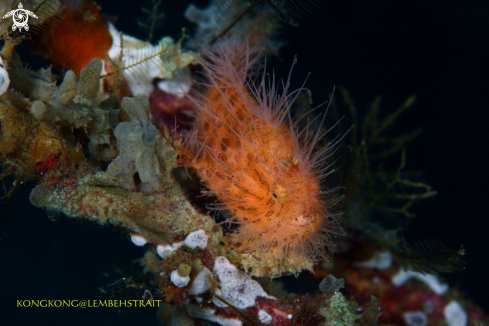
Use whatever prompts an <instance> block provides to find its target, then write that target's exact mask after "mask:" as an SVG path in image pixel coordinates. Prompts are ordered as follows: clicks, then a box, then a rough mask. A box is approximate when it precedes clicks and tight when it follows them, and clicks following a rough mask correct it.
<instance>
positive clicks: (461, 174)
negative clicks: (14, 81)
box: [0, 0, 489, 325]
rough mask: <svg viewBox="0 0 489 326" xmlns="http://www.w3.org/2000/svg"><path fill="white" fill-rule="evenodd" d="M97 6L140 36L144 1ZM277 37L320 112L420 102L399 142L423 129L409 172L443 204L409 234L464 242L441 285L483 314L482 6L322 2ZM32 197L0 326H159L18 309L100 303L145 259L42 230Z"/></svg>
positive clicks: (487, 140) (17, 208)
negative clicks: (336, 93)
mask: <svg viewBox="0 0 489 326" xmlns="http://www.w3.org/2000/svg"><path fill="white" fill-rule="evenodd" d="M99 3H100V4H101V6H102V7H103V12H104V13H106V14H109V15H114V16H118V22H117V24H116V26H117V27H118V28H119V29H120V30H122V31H123V32H125V33H128V34H132V35H134V36H137V37H139V38H145V34H144V32H143V31H140V30H138V28H137V27H136V20H137V19H138V18H140V7H141V6H142V5H146V4H145V3H144V2H142V1H127V2H121V1H116V0H111V1H109V0H105V1H99ZM188 3H189V1H178V2H177V1H174V2H171V3H170V2H166V3H165V2H164V3H163V8H164V10H165V12H166V13H167V18H166V20H165V22H164V24H163V27H162V28H161V29H159V30H158V33H157V36H158V37H162V36H166V35H171V36H174V37H175V38H177V37H178V36H179V33H180V29H181V27H183V26H187V27H188V28H189V29H191V28H192V25H191V24H190V23H188V22H186V21H185V20H184V19H183V12H184V10H185V8H186V6H187V5H188ZM197 4H198V5H199V6H201V7H203V6H205V4H206V3H205V1H200V2H197ZM282 39H284V40H286V41H287V42H288V45H287V46H286V47H285V48H284V49H283V50H282V51H281V56H280V57H279V58H277V59H271V60H270V64H269V65H273V66H274V67H275V72H276V75H277V76H278V77H281V78H285V77H286V76H287V73H288V71H289V68H290V65H291V63H292V61H293V58H294V55H297V56H298V64H297V65H296V67H295V70H294V75H293V76H294V79H293V88H294V86H295V87H298V86H300V85H301V83H302V81H303V80H304V78H305V76H306V75H307V73H308V72H311V76H310V78H309V80H308V83H307V86H308V87H309V88H310V89H311V90H312V94H313V99H314V100H315V101H316V102H321V101H323V100H326V99H327V97H328V94H329V93H330V92H331V90H332V88H333V86H334V85H343V86H344V87H346V88H347V89H349V90H350V92H351V95H352V97H353V99H354V100H355V102H356V103H357V105H358V107H359V108H366V106H367V105H368V104H369V103H370V102H371V101H372V100H373V99H374V97H375V96H376V95H378V94H381V95H382V96H383V102H382V109H383V111H382V112H383V113H385V114H388V113H389V112H391V111H392V110H394V109H395V108H397V106H398V105H399V104H400V103H401V102H402V101H403V100H405V99H406V98H407V97H408V96H409V95H411V94H413V93H416V94H417V95H418V100H417V102H416V104H415V105H414V106H413V107H412V108H410V109H409V110H408V111H407V112H406V113H405V114H404V115H403V116H402V119H401V121H400V123H399V124H398V125H397V127H396V128H398V129H399V130H398V132H399V133H402V131H407V130H412V129H415V128H418V127H422V128H423V129H424V133H423V134H422V135H421V136H419V137H418V138H417V139H416V140H414V141H413V142H411V143H410V144H409V145H408V147H407V164H408V165H407V168H408V169H411V170H422V171H424V172H425V181H427V182H428V183H429V184H431V185H432V186H433V187H434V188H435V189H436V190H438V192H439V194H438V195H437V196H436V197H435V198H434V199H430V200H428V201H425V202H420V203H418V204H417V205H416V206H415V207H414V212H415V213H416V214H417V217H416V219H415V220H413V222H412V224H411V226H410V228H409V230H407V232H406V236H407V238H408V240H409V241H418V240H421V239H423V238H428V237H436V238H438V239H440V240H441V241H442V242H444V243H445V244H447V245H451V246H452V247H458V246H459V245H460V244H461V243H462V244H464V247H465V249H466V251H467V256H466V258H467V262H468V266H467V269H466V270H465V271H463V272H462V273H456V274H451V275H447V278H448V279H449V281H450V282H451V284H452V285H453V286H458V287H459V288H460V289H462V290H463V291H465V292H466V293H467V297H468V298H472V299H473V300H474V301H475V302H476V303H478V304H479V305H481V306H482V307H484V308H485V309H488V307H489V305H488V304H487V301H488V300H487V299H486V298H487V291H488V290H489V286H488V285H487V270H488V262H487V260H486V259H487V257H488V255H487V251H486V249H487V248H488V245H487V238H488V236H487V229H488V223H487V219H488V218H489V214H488V205H487V203H488V201H489V198H488V194H489V192H488V190H487V184H488V181H489V178H488V172H487V168H488V164H487V161H488V154H487V151H488V147H489V129H488V126H487V123H488V117H489V114H488V107H487V102H486V96H485V95H486V94H487V89H488V86H489V83H488V82H487V73H488V69H487V63H486V62H487V60H488V58H489V47H488V45H487V44H488V41H489V3H488V2H486V1H432V2H429V1H409V2H403V1H385V0H384V1H341V2H339V1H330V2H326V3H325V4H323V5H322V6H321V7H319V8H317V9H314V13H313V14H311V15H308V16H307V17H306V18H305V19H304V20H303V21H302V22H301V25H300V27H298V28H287V29H285V30H284V32H283V34H282ZM390 132H391V135H396V134H397V133H396V130H395V129H394V130H390ZM392 167H393V168H395V166H394V165H393V166H392ZM28 193H29V189H26V188H24V189H23V190H21V191H19V192H18V193H17V194H16V195H15V196H14V198H13V200H12V202H11V203H10V205H9V210H8V212H7V217H6V221H5V223H8V224H9V225H12V224H15V222H16V221H21V223H20V224H19V227H17V228H15V229H13V228H11V227H10V226H9V228H11V229H12V234H11V235H10V236H9V237H7V238H5V239H3V240H2V241H1V242H0V312H1V313H0V324H1V325H34V324H35V325H68V324H69V325H87V324H88V323H91V324H94V325H115V324H118V325H126V324H127V325H134V324H143V323H144V324H146V325H156V324H157V322H156V310H155V309H150V308H144V309H139V310H130V311H127V312H126V313H125V314H122V315H121V314H117V312H116V311H115V310H114V309H89V310H81V309H80V310H78V309H39V308H38V309H22V310H21V309H19V308H15V301H16V299H95V298H103V296H102V295H101V294H100V293H99V292H98V289H97V288H98V287H99V286H102V285H105V284H107V283H110V282H112V281H113V280H115V279H117V278H119V277H122V276H131V275H136V273H137V271H138V270H139V268H138V266H137V264H134V263H132V262H133V261H134V260H135V259H137V258H139V257H140V256H141V255H142V254H143V252H144V250H143V249H141V248H137V247H135V246H134V245H133V244H132V243H131V242H130V240H129V239H128V236H127V235H125V234H122V233H120V232H118V231H114V230H110V229H109V228H107V227H101V226H98V225H94V224H91V223H88V222H81V221H74V220H72V219H69V218H61V219H60V220H59V221H58V222H51V221H49V220H48V219H47V217H46V213H45V212H44V211H43V210H40V209H35V208H34V207H32V206H31V205H30V203H29V202H28ZM0 228H2V225H0Z"/></svg>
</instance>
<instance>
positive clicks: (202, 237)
mask: <svg viewBox="0 0 489 326" xmlns="http://www.w3.org/2000/svg"><path fill="white" fill-rule="evenodd" d="M208 239H209V236H208V235H207V234H205V231H204V230H197V231H194V232H192V233H190V234H189V235H188V236H187V238H185V240H184V241H183V245H185V246H187V247H189V248H191V249H195V248H197V247H199V248H201V249H205V247H207V240H208Z"/></svg>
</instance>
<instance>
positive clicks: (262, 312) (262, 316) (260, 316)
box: [258, 309, 272, 324]
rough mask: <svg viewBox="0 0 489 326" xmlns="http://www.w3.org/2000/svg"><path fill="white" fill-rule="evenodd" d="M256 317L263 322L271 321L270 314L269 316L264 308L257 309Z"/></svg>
mask: <svg viewBox="0 0 489 326" xmlns="http://www.w3.org/2000/svg"><path fill="white" fill-rule="evenodd" d="M258 319H260V321H261V322H262V323H263V324H268V323H270V322H271V321H272V316H270V315H269V314H268V313H267V312H266V311H265V310H263V309H261V310H259V311H258Z"/></svg>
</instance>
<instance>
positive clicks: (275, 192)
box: [179, 39, 343, 261]
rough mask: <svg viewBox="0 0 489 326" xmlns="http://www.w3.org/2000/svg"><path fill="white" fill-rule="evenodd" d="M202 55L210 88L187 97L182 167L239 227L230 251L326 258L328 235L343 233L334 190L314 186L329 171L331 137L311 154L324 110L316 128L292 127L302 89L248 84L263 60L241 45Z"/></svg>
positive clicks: (226, 44) (269, 81) (225, 44)
mask: <svg viewBox="0 0 489 326" xmlns="http://www.w3.org/2000/svg"><path fill="white" fill-rule="evenodd" d="M206 55H207V57H208V59H207V60H205V61H204V60H203V61H202V65H203V67H204V71H205V74H206V77H207V79H208V81H209V85H208V86H209V89H208V91H207V93H206V94H205V95H200V96H194V101H195V106H196V109H197V121H198V122H197V126H196V129H195V130H194V131H192V132H189V133H188V134H186V135H184V141H183V144H182V146H181V148H180V149H179V151H180V153H179V154H180V160H181V163H182V164H183V165H185V166H189V167H192V168H194V169H195V170H196V171H197V173H198V175H199V176H200V178H201V179H202V181H203V182H204V183H205V185H206V186H207V187H208V189H209V190H207V191H205V193H207V194H209V195H215V196H217V198H218V199H219V202H217V203H215V204H214V205H213V208H214V209H216V210H222V211H224V212H225V214H227V216H229V217H228V219H227V222H230V223H235V224H238V228H237V229H236V230H235V231H233V233H231V236H230V240H231V242H232V245H233V247H234V249H235V250H237V251H239V252H249V253H260V252H261V253H264V252H268V251H269V250H274V251H276V253H277V255H278V258H279V259H280V260H282V261H283V260H287V258H288V256H289V255H294V257H298V256H299V257H303V258H305V259H311V260H314V261H316V260H317V259H324V258H326V257H327V256H328V254H327V253H328V250H327V249H331V245H332V243H331V238H332V237H333V236H334V235H337V234H339V233H342V232H343V231H342V229H341V227H340V226H339V223H338V214H334V213H332V212H333V211H334V209H333V208H332V206H333V204H334V202H335V199H334V198H333V196H332V195H331V193H332V192H333V191H334V190H335V189H332V190H330V191H322V190H321V188H320V182H321V180H322V179H323V178H325V177H326V176H328V175H329V174H330V173H332V170H331V169H330V167H325V162H326V160H327V159H328V158H329V157H330V156H331V154H332V152H333V149H334V148H335V146H336V145H337V144H338V140H336V141H333V142H330V143H329V145H327V146H325V147H323V148H321V149H319V150H314V148H315V146H316V145H317V144H318V141H319V140H320V139H321V138H323V137H324V136H325V134H326V131H324V129H323V128H321V127H322V125H323V123H324V118H325V116H326V113H324V115H323V117H322V120H321V122H320V127H319V128H317V131H314V132H313V131H311V130H310V129H312V128H311V126H312V122H310V123H307V124H306V126H305V128H303V129H299V128H298V124H299V122H300V121H301V120H303V117H304V115H302V116H301V117H300V118H299V119H298V120H296V121H292V118H291V112H290V111H291V106H292V104H293V102H294V100H295V99H296V97H297V95H298V94H299V92H300V91H301V90H304V89H303V88H301V89H298V90H296V91H294V92H291V93H287V90H288V87H289V80H290V74H289V79H288V80H287V82H286V84H285V85H283V86H282V87H281V88H279V87H277V86H276V84H275V77H271V78H265V74H264V73H263V75H261V76H263V77H262V78H261V82H260V80H258V81H259V82H258V83H254V82H253V81H252V79H251V77H250V76H258V75H257V74H256V72H257V71H256V67H257V66H259V63H260V61H261V58H262V56H261V54H260V49H259V48H258V47H257V46H251V45H249V44H248V43H247V42H246V41H245V40H238V39H232V40H227V41H222V42H220V44H217V47H216V48H214V49H213V50H212V51H207V53H206ZM253 69H254V70H255V73H251V72H252V71H253ZM255 79H256V78H255ZM280 90H281V93H279V91H280ZM325 196H326V198H325Z"/></svg>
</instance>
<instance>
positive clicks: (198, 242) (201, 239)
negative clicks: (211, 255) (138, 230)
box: [156, 230, 209, 259]
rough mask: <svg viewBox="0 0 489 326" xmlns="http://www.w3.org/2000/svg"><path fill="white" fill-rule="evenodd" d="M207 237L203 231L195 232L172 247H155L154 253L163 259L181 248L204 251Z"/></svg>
mask: <svg viewBox="0 0 489 326" xmlns="http://www.w3.org/2000/svg"><path fill="white" fill-rule="evenodd" d="M208 239H209V236H208V235H207V234H206V233H205V231H204V230H197V231H194V232H191V233H189V234H188V235H187V237H186V238H185V240H183V241H182V242H177V243H174V244H173V245H171V246H170V245H158V246H157V247H156V252H157V253H158V255H159V256H160V257H161V258H163V259H165V258H167V257H169V256H170V255H171V254H172V253H173V252H174V251H175V250H177V249H178V248H180V247H181V246H185V247H188V248H190V249H195V248H197V247H199V248H201V249H205V248H206V247H207V240H208Z"/></svg>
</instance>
